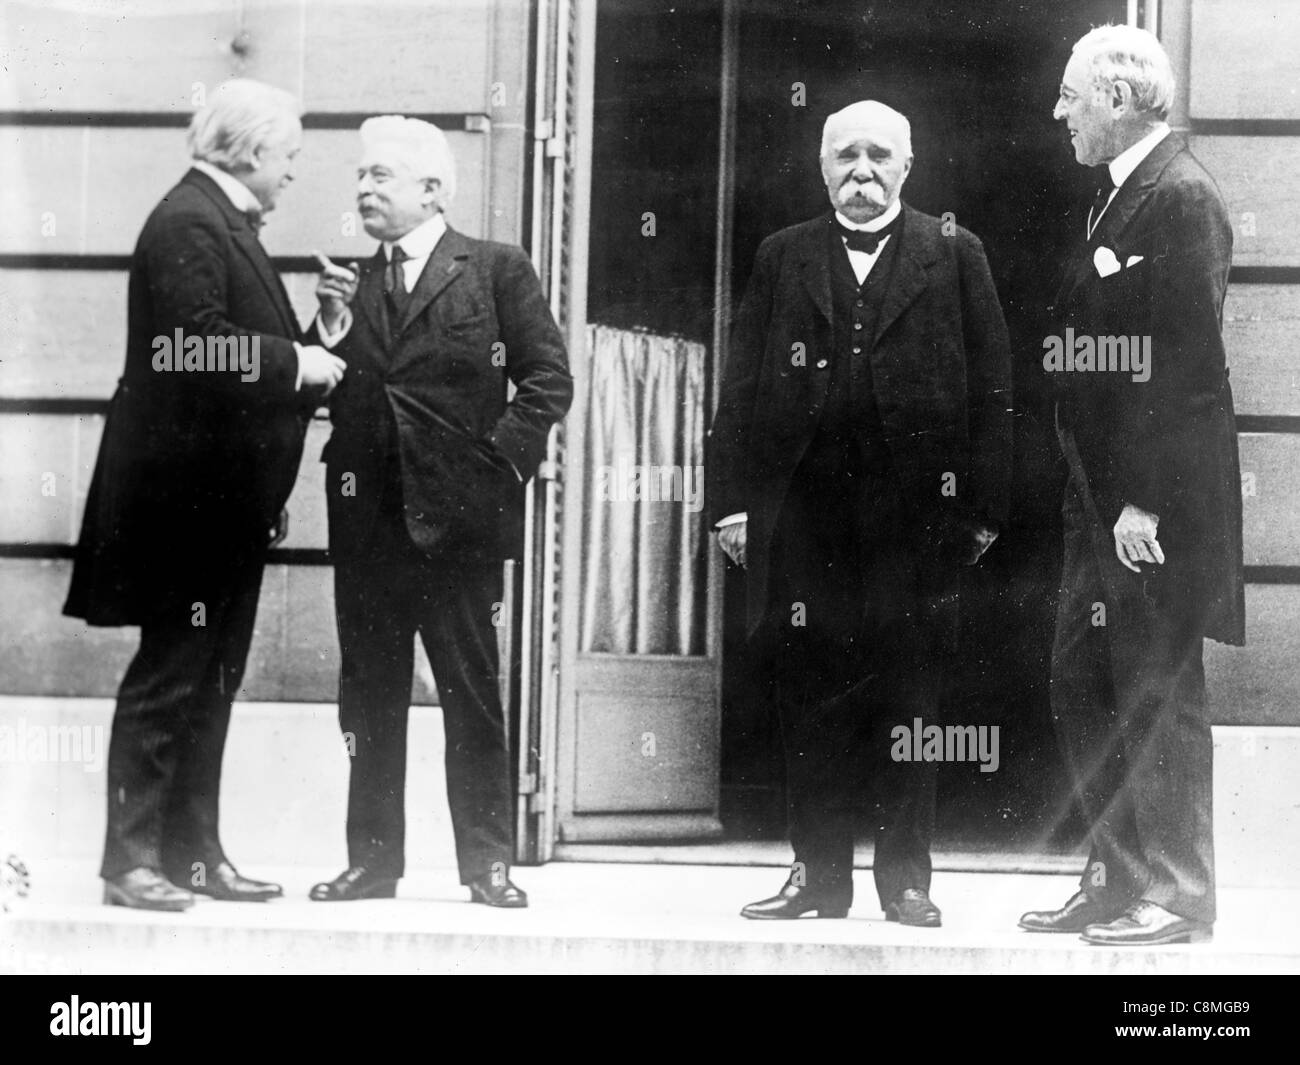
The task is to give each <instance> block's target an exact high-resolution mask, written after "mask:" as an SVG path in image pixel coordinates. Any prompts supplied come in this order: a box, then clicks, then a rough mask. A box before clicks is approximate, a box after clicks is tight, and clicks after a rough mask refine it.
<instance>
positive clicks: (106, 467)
mask: <svg viewBox="0 0 1300 1065" xmlns="http://www.w3.org/2000/svg"><path fill="white" fill-rule="evenodd" d="M301 141H302V127H301V125H300V123H299V121H298V107H297V103H296V101H295V100H294V99H293V97H291V96H290V95H289V94H288V93H286V92H283V91H282V90H280V89H275V88H272V87H271V86H269V85H263V84H261V83H259V82H254V81H248V80H243V79H237V80H234V81H230V82H226V83H225V84H224V85H222V86H220V87H219V88H218V89H217V90H216V91H215V92H214V93H213V94H212V96H211V98H210V99H209V101H208V103H207V106H205V107H203V108H201V109H200V110H199V111H198V113H197V114H195V116H194V118H193V120H192V121H191V123H190V127H189V147H190V154H191V156H192V157H193V160H194V162H193V168H192V169H191V170H190V171H189V172H188V173H187V174H186V175H185V176H184V177H183V178H182V179H181V181H180V183H179V184H178V185H177V186H176V187H175V188H173V189H172V190H171V191H170V192H168V193H167V195H166V196H164V197H163V199H162V202H161V203H159V204H158V206H157V207H156V208H154V210H153V213H152V214H151V215H150V216H149V219H148V221H147V222H146V223H145V226H144V230H143V232H142V233H141V234H140V239H139V241H138V242H137V244H136V248H135V253H134V254H133V256H132V258H131V276H130V284H129V292H128V307H127V351H126V367H125V370H124V371H123V374H122V379H121V381H120V382H119V384H118V387H117V392H116V393H115V394H114V396H113V401H112V404H111V405H110V407H109V412H108V418H107V421H106V423H105V426H104V435H103V440H102V442H101V444H100V448H99V457H98V459H97V461H96V463H95V473H94V477H93V479H92V481H91V485H90V492H89V495H88V497H87V499H86V511H85V519H84V523H83V526H82V530H81V539H80V542H79V543H78V545H77V554H76V561H75V564H74V566H73V571H72V586H71V589H70V590H69V593H68V600H67V604H66V605H65V606H64V613H66V614H69V615H71V616H73V617H80V618H85V619H86V620H87V621H88V622H90V624H92V625H138V626H140V647H139V650H138V651H137V652H136V655H135V657H134V658H133V659H132V660H131V664H130V665H129V666H128V667H127V670H126V675H125V676H124V677H123V679H122V685H121V688H120V690H119V692H118V699H117V708H116V712H115V713H114V716H113V732H112V738H111V741H110V744H109V753H108V832H107V841H106V844H105V847H104V861H103V866H102V868H101V871H100V872H101V876H102V877H103V879H104V882H105V886H104V900H105V902H107V903H110V904H113V905H120V906H132V907H137V908H141V909H155V910H184V909H187V908H189V907H190V906H191V905H192V904H193V902H194V895H195V894H203V895H209V896H213V897H215V898H218V899H224V900H230V901H262V900H266V899H269V898H273V897H275V896H278V895H279V894H281V891H280V887H279V885H277V884H269V883H265V882H262V881H256V880H251V879H249V878H247V877H243V876H241V875H240V874H239V873H238V872H237V871H236V870H235V868H234V866H232V865H231V863H230V862H229V861H228V860H227V858H226V856H225V852H224V851H223V849H222V846H221V839H220V835H219V833H218V830H217V813H218V806H219V799H218V789H219V786H220V783H221V760H222V751H223V750H224V748H225V742H226V730H227V727H228V725H229V723H230V707H231V700H233V699H234V696H235V692H236V691H237V690H238V689H239V685H240V681H241V678H242V677H243V672H244V664H245V660H246V658H247V656H248V648H249V643H250V641H251V639H252V635H253V622H254V619H255V617H256V613H257V600H258V592H259V590H260V588H261V582H262V568H263V564H264V561H265V556H266V551H267V548H268V547H269V546H272V545H273V544H275V543H278V542H279V541H280V540H281V539H283V537H284V534H285V528H286V522H287V520H288V518H287V515H286V514H285V512H284V510H283V508H284V504H285V502H286V500H287V499H288V498H289V493H290V492H291V491H292V489H293V485H294V480H295V478H296V476H297V472H298V462H299V459H300V458H301V456H302V443H303V437H304V434H305V432H306V426H307V422H308V421H309V420H310V418H311V415H312V411H313V410H314V409H315V408H316V406H318V405H319V404H320V402H321V401H322V400H323V399H324V397H325V396H326V395H327V394H328V393H329V390H330V389H332V388H333V387H334V386H335V385H336V384H338V382H339V380H340V378H341V377H342V375H343V368H344V367H343V363H342V362H341V361H340V360H339V359H338V358H337V357H336V356H334V355H331V354H330V353H329V352H328V351H326V350H325V349H324V348H322V347H319V346H316V345H310V344H305V343H300V342H299V341H301V340H304V339H305V338H304V337H303V334H302V332H301V330H300V329H299V327H298V323H297V321H296V319H295V317H294V312H293V308H292V307H291V306H290V304H289V298H288V296H287V295H286V293H285V290H284V286H283V285H282V284H281V282H280V278H279V276H278V275H277V274H276V272H275V267H274V266H273V265H272V263H271V260H270V258H269V257H268V256H267V254H266V251H265V250H264V249H263V248H262V245H261V242H260V241H259V240H258V228H259V226H260V223H261V217H262V215H263V214H264V213H265V212H268V211H270V210H272V209H273V208H274V207H275V205H276V203H277V201H278V200H279V197H280V194H281V193H282V192H283V191H284V189H285V188H287V187H288V185H289V183H290V182H291V181H292V180H293V167H294V159H295V157H296V156H297V154H298V149H299V146H300V144H301ZM173 347H174V348H176V349H177V350H172V349H173ZM236 354H239V355H241V356H244V355H247V356H248V358H247V359H244V358H242V357H241V358H239V359H236V358H235V355H236ZM214 355H216V356H219V358H215V357H214ZM241 368H242V370H243V371H244V372H241Z"/></svg>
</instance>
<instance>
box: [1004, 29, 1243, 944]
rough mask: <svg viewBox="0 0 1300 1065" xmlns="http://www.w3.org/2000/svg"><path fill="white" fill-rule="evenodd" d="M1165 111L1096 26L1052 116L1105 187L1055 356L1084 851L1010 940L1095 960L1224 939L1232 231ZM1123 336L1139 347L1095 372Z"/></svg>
mask: <svg viewBox="0 0 1300 1065" xmlns="http://www.w3.org/2000/svg"><path fill="white" fill-rule="evenodd" d="M1173 95H1174V78H1173V73H1172V70H1171V69H1170V64H1169V59H1168V57H1167V56H1166V55H1165V52H1164V49H1163V48H1162V47H1161V46H1160V43H1159V41H1157V40H1156V38H1155V37H1154V36H1152V35H1151V34H1150V33H1148V32H1146V31H1145V30H1140V29H1137V28H1134V27H1128V26H1104V27H1100V28H1098V29H1095V30H1093V31H1091V32H1090V33H1088V34H1086V35H1085V36H1084V37H1083V38H1081V39H1080V40H1079V42H1078V43H1077V44H1076V45H1075V46H1074V52H1073V54H1072V55H1071V57H1070V60H1069V62H1068V63H1067V65H1066V68H1065V74H1064V76H1063V78H1062V80H1061V91H1060V97H1059V99H1058V100H1057V102H1056V107H1055V110H1054V112H1053V114H1054V117H1055V118H1057V119H1058V120H1060V121H1063V122H1065V124H1066V126H1067V127H1068V129H1069V133H1070V140H1071V142H1072V144H1073V146H1074V155H1075V158H1076V159H1077V160H1078V161H1079V162H1080V163H1081V164H1083V165H1084V166H1091V167H1098V168H1099V170H1100V175H1099V176H1100V181H1099V187H1098V189H1097V193H1096V196H1095V198H1094V199H1093V201H1092V204H1091V207H1090V209H1089V210H1088V211H1087V217H1086V221H1085V220H1084V219H1083V218H1080V219H1079V220H1078V223H1077V225H1078V231H1077V232H1078V238H1077V239H1078V244H1077V247H1076V249H1075V252H1074V254H1073V256H1072V257H1071V259H1070V260H1069V262H1068V263H1067V264H1066V269H1065V276H1064V278H1063V279H1062V283H1061V287H1060V290H1059V292H1058V294H1057V298H1056V301H1055V318H1056V324H1057V336H1056V337H1051V338H1048V339H1047V341H1046V342H1045V349H1046V350H1047V352H1048V354H1047V355H1045V357H1044V369H1045V371H1046V372H1048V374H1049V376H1050V377H1051V378H1053V379H1054V382H1055V384H1056V385H1057V386H1058V389H1059V391H1058V400H1057V407H1056V419H1057V429H1058V434H1059V436H1060V440H1061V447H1062V450H1063V452H1064V454H1065V458H1066V463H1067V465H1068V467H1069V479H1068V483H1067V485H1066V491H1065V503H1064V508H1063V517H1064V531H1065V558H1064V568H1063V572H1062V577H1061V593H1060V601H1059V604H1058V610H1057V621H1056V639H1055V645H1054V647H1053V651H1052V712H1053V718H1054V719H1055V722H1056V725H1057V731H1058V734H1059V736H1060V739H1061V744H1062V748H1063V752H1064V754H1065V758H1066V762H1067V764H1068V766H1069V767H1070V770H1071V773H1072V776H1073V783H1074V786H1075V789H1076V794H1077V797H1078V801H1079V803H1080V806H1081V808H1082V811H1083V814H1084V816H1085V818H1086V819H1087V821H1088V823H1089V825H1090V828H1091V842H1092V852H1091V854H1090V856H1089V859H1088V865H1087V867H1086V869H1085V870H1084V874H1083V878H1082V881H1081V884H1080V890H1079V891H1078V892H1077V893H1076V894H1075V895H1074V896H1073V897H1071V898H1070V899H1069V901H1067V902H1066V904H1065V905H1064V906H1063V907H1062V908H1061V909H1059V910H1048V911H1035V912H1032V913H1027V914H1025V915H1024V916H1023V917H1022V918H1021V920H1020V925H1021V927H1022V928H1025V929H1027V930H1029V931H1032V932H1069V933H1074V934H1079V933H1082V935H1083V938H1084V939H1085V940H1087V941H1088V942H1090V943H1096V944H1109V945H1124V944H1134V945H1143V944H1155V943H1173V942H1183V941H1197V940H1200V939H1203V938H1205V937H1207V936H1208V935H1209V933H1210V931H1211V929H1212V926H1213V923H1214V918H1215V901H1214V842H1213V823H1212V822H1213V813H1212V807H1211V774H1212V758H1213V741H1212V738H1211V735H1210V722H1209V716H1208V713H1207V709H1206V702H1205V676H1204V672H1203V670H1202V662H1201V654H1202V644H1203V640H1204V638H1205V637H1207V636H1208V637H1210V638H1213V639H1216V640H1221V641H1223V642H1225V643H1234V644H1240V643H1243V642H1244V639H1245V620H1244V615H1245V609H1244V594H1243V575H1242V544H1241V489H1240V484H1241V478H1240V472H1239V465H1238V458H1237V433H1236V427H1235V424H1234V419H1233V409H1232V391H1231V389H1230V388H1229V387H1228V373H1227V369H1226V366H1225V360H1224V349H1223V336H1222V332H1221V328H1222V314H1223V298H1224V293H1225V291H1226V289H1227V283H1228V270H1229V267H1230V266H1231V263H1232V226H1231V224H1230V222H1229V220H1228V213H1227V210H1226V208H1225V207H1224V203H1223V198H1222V197H1221V196H1220V194H1219V190H1218V188H1217V187H1216V186H1215V184H1214V181H1213V180H1212V179H1211V178H1210V176H1209V174H1207V173H1206V172H1205V170H1204V169H1203V168H1202V166H1201V164H1200V163H1199V162H1197V160H1196V159H1195V158H1194V157H1193V156H1192V154H1191V153H1190V152H1189V151H1188V150H1187V145H1186V143H1185V141H1184V138H1183V137H1181V136H1178V135H1175V134H1173V133H1171V131H1170V129H1169V126H1168V125H1167V123H1166V122H1165V117H1166V115H1167V113H1168V111H1169V108H1170V105H1171V103H1172V100H1173ZM1069 336H1072V337H1074V338H1075V339H1074V343H1073V345H1070V348H1071V350H1068V351H1065V350H1062V345H1061V343H1060V338H1061V337H1069ZM1116 338H1119V340H1121V341H1124V340H1126V339H1128V341H1129V342H1130V343H1136V344H1140V345H1142V349H1143V350H1142V351H1141V352H1139V351H1134V352H1131V353H1130V354H1129V358H1128V360H1127V365H1125V360H1117V359H1115V358H1114V357H1113V355H1107V356H1106V359H1107V361H1106V362H1105V364H1103V363H1102V361H1101V359H1102V358H1103V352H1108V351H1109V350H1111V349H1113V347H1114V344H1115V340H1116ZM1053 352H1055V353H1056V354H1055V356H1054V355H1053ZM1139 355H1140V358H1139ZM1138 362H1140V363H1141V365H1137V363H1138ZM1157 537H1158V538H1157Z"/></svg>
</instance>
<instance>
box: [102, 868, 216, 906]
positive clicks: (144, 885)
mask: <svg viewBox="0 0 1300 1065" xmlns="http://www.w3.org/2000/svg"><path fill="white" fill-rule="evenodd" d="M104 905H105V906H129V907H131V909H133V910H170V911H173V912H174V911H180V910H188V909H189V908H190V907H191V906H193V905H194V896H193V895H191V894H190V893H189V892H188V891H185V890H184V889H182V888H178V887H177V886H176V885H175V884H173V883H172V882H171V881H170V880H168V879H167V878H166V877H165V876H163V875H162V873H160V872H158V871H157V870H156V869H149V868H146V867H145V866H139V867H138V868H135V869H132V870H130V871H129V872H125V873H123V874H122V875H121V876H118V877H114V878H113V879H112V880H105V881H104Z"/></svg>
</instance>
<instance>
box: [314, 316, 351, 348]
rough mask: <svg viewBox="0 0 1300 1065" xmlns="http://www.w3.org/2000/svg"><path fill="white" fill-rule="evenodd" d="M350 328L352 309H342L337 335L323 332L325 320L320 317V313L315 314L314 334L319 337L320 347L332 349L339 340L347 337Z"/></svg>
mask: <svg viewBox="0 0 1300 1065" xmlns="http://www.w3.org/2000/svg"><path fill="white" fill-rule="evenodd" d="M351 328H352V308H351V307H344V308H343V316H342V317H341V318H340V319H339V328H338V332H337V333H327V332H326V331H325V319H324V318H322V317H321V315H320V312H319V311H317V312H316V334H317V336H319V337H320V343H321V347H323V348H326V349H330V348H333V347H334V345H335V344H337V343H338V342H339V341H340V340H342V339H343V338H344V337H345V336H347V335H348V330H349V329H351Z"/></svg>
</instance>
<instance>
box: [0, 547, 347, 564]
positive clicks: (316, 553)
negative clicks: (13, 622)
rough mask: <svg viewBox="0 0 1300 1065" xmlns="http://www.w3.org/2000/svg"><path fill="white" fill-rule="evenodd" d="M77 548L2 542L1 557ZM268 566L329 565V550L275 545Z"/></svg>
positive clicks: (61, 554) (64, 553)
mask: <svg viewBox="0 0 1300 1065" xmlns="http://www.w3.org/2000/svg"><path fill="white" fill-rule="evenodd" d="M75 553H76V549H75V547H74V546H73V545H72V544H0V559H4V558H12V559H30V560H36V561H41V560H49V559H70V558H72V557H74V555H75ZM266 564H267V565H268V566H277V565H278V566H328V565H331V564H332V563H331V562H330V557H329V552H328V551H326V550H325V549H324V548H323V547H273V548H271V550H270V551H268V552H267V553H266Z"/></svg>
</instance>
